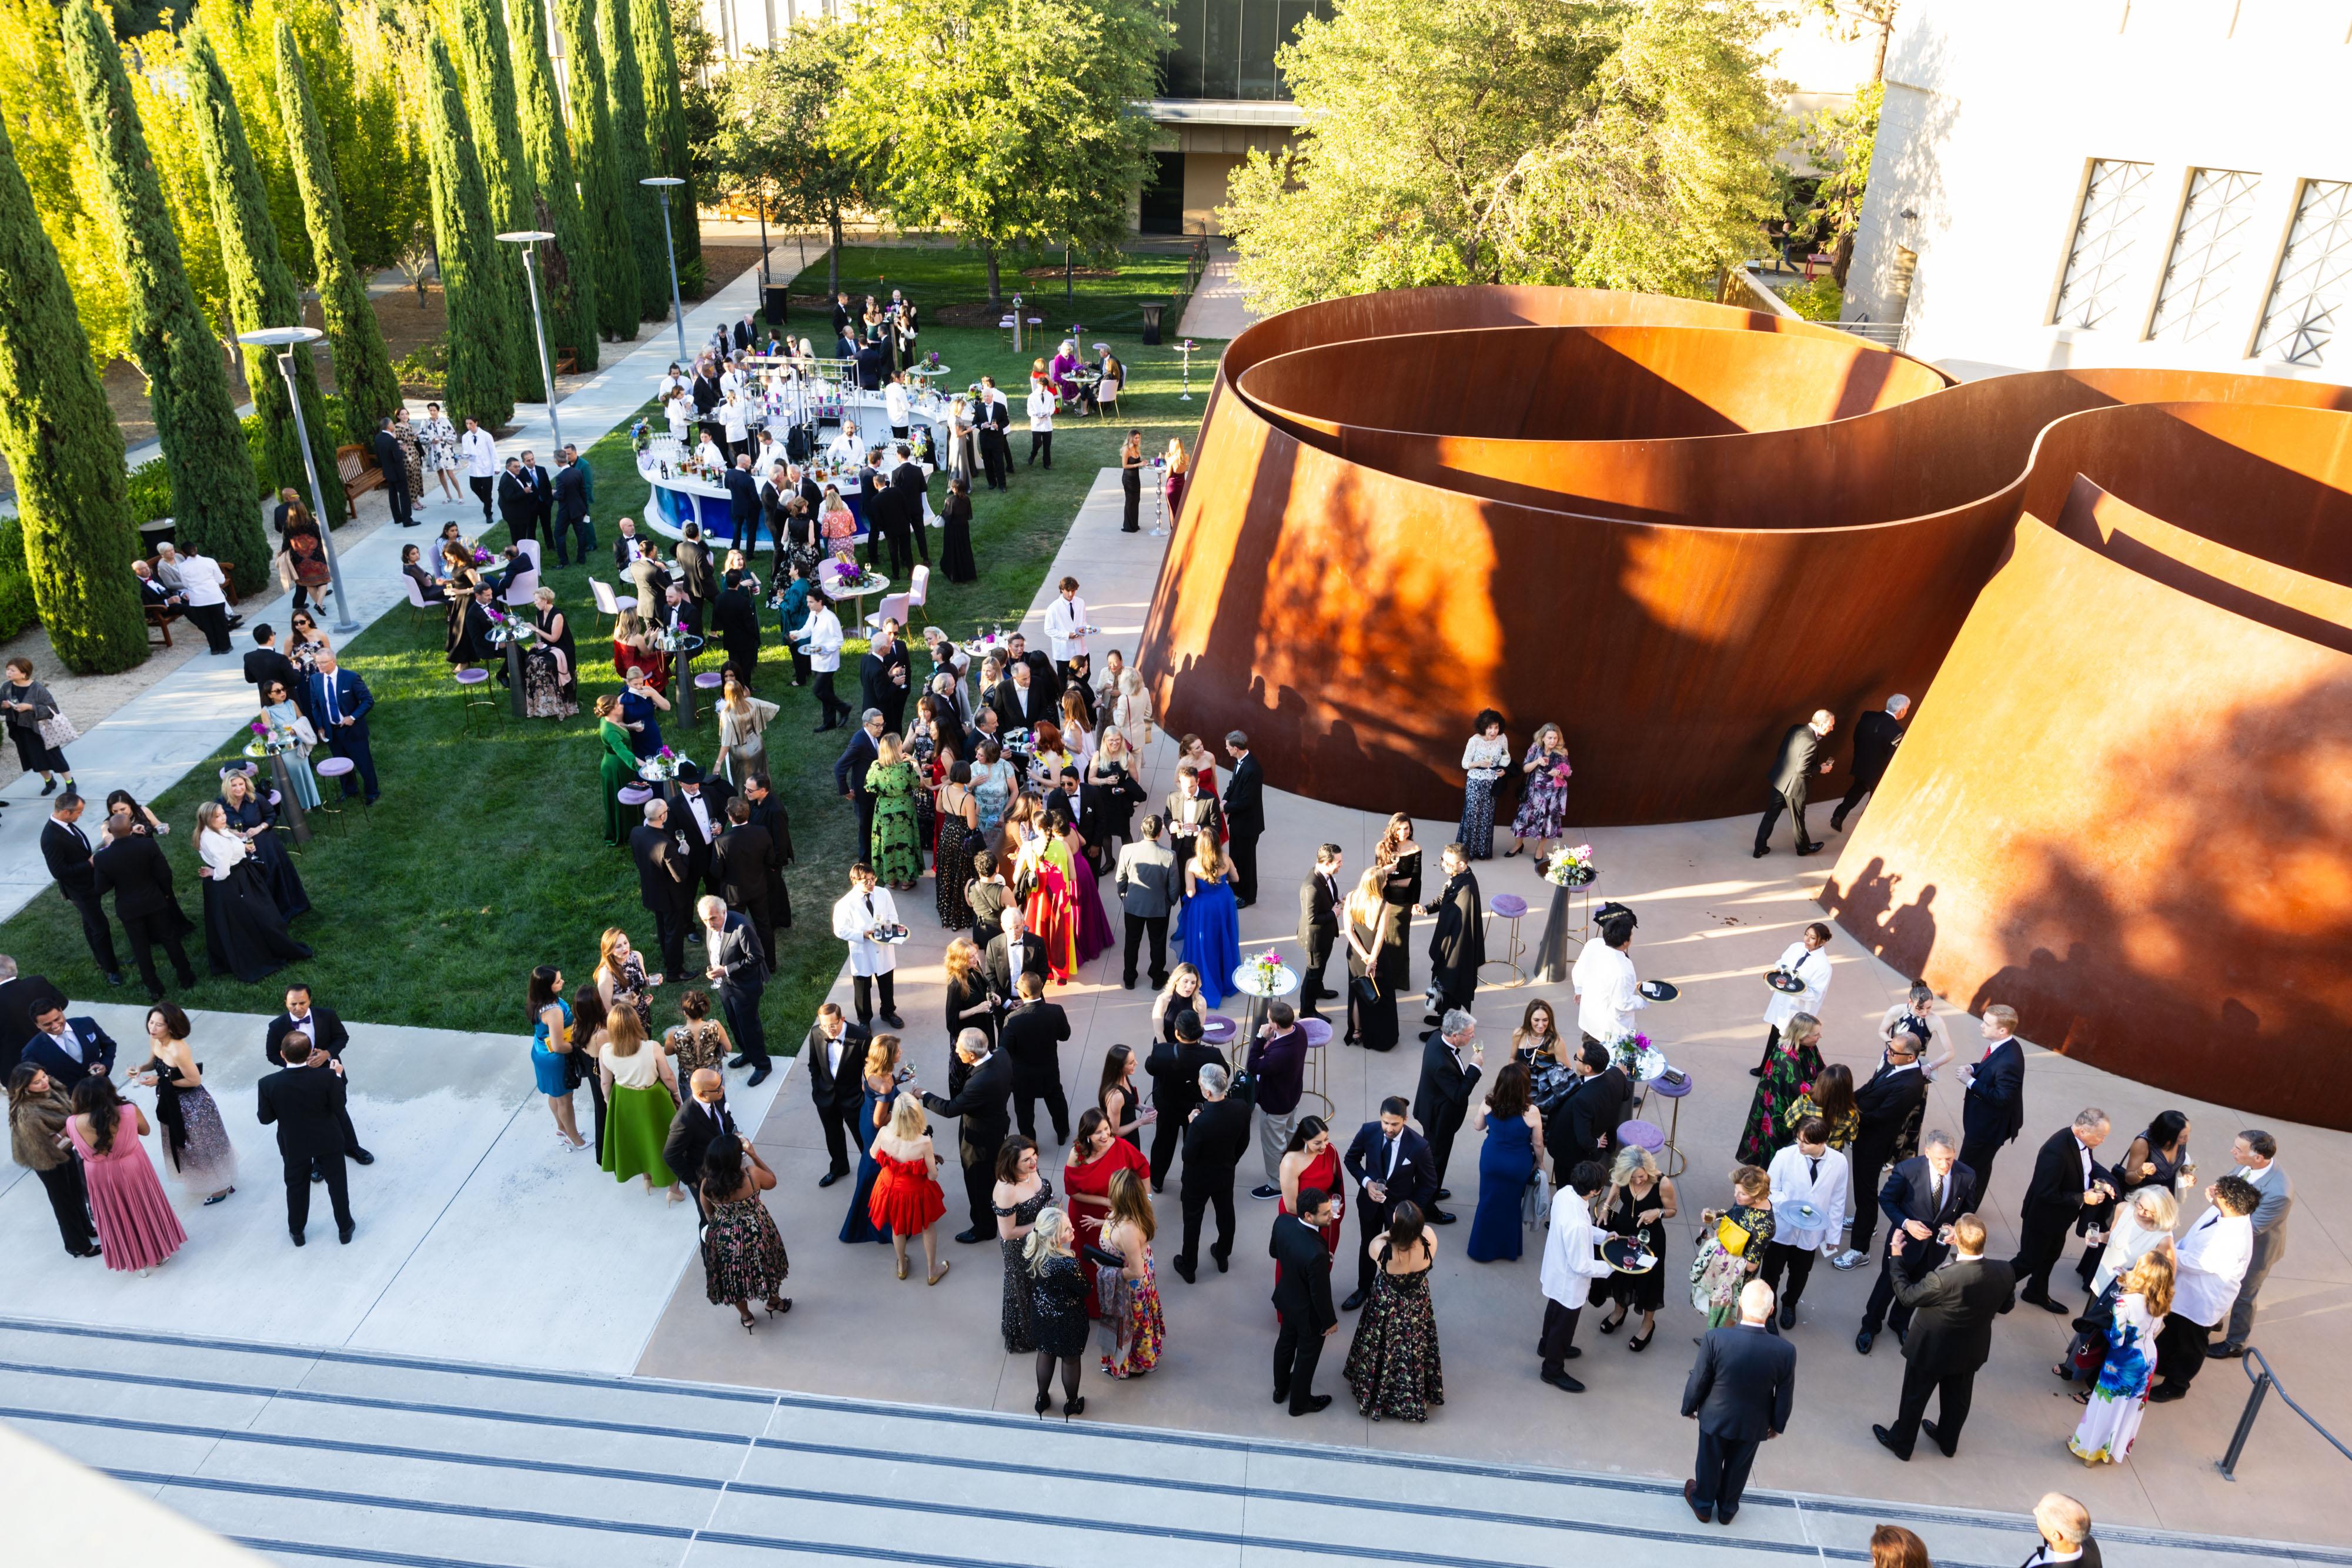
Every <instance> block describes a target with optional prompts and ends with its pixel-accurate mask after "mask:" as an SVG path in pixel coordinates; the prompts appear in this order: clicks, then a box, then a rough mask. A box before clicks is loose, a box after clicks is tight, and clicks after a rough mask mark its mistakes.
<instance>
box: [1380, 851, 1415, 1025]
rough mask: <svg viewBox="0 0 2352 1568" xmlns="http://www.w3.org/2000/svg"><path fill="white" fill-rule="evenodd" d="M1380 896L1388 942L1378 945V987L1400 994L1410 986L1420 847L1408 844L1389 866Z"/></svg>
mask: <svg viewBox="0 0 2352 1568" xmlns="http://www.w3.org/2000/svg"><path fill="white" fill-rule="evenodd" d="M1381 896H1382V897H1383V898H1386V899H1387V900H1388V904H1389V934H1388V939H1387V940H1386V941H1384V942H1382V943H1381V989H1383V990H1391V991H1402V990H1407V989H1410V988H1412V948H1411V947H1410V946H1407V944H1409V943H1410V942H1411V941H1412V908H1413V905H1414V904H1419V903H1420V902H1421V846H1420V845H1418V844H1412V843H1408V844H1406V845H1405V847H1404V852H1403V853H1402V854H1401V855H1399V856H1397V858H1396V863H1395V864H1393V865H1391V867H1389V876H1388V883H1387V885H1386V886H1385V887H1384V888H1382V889H1381Z"/></svg>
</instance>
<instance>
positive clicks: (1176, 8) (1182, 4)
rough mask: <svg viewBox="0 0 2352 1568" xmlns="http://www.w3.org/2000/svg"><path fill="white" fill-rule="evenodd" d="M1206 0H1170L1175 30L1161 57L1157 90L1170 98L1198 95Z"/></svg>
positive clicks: (1196, 96)
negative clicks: (1159, 86)
mask: <svg viewBox="0 0 2352 1568" xmlns="http://www.w3.org/2000/svg"><path fill="white" fill-rule="evenodd" d="M1205 3H1206V0H1169V4H1168V19H1169V20H1170V21H1171V22H1172V23H1174V24H1175V29H1176V30H1175V32H1174V33H1172V34H1171V36H1170V37H1169V40H1168V48H1167V50H1166V52H1165V53H1164V54H1163V55H1162V56H1161V57H1160V58H1161V62H1162V66H1161V70H1160V78H1161V83H1162V86H1161V88H1160V90H1161V91H1162V92H1164V93H1166V94H1167V95H1168V96H1169V97H1170V98H1198V97H1200V96H1201V10H1202V5H1204V4H1205Z"/></svg>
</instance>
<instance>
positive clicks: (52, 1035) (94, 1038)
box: [24, 995, 115, 1092]
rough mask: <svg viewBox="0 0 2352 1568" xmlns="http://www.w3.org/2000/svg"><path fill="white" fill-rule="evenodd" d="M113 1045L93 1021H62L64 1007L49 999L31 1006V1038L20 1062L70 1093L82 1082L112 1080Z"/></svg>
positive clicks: (54, 998)
mask: <svg viewBox="0 0 2352 1568" xmlns="http://www.w3.org/2000/svg"><path fill="white" fill-rule="evenodd" d="M114 1051H115V1044H114V1041H113V1040H112V1039H111V1038H110V1036H109V1035H108V1034H107V1032H106V1031H105V1030H102V1029H100V1028H99V1027H98V1020H97V1019H87V1018H81V1019H69V1018H68V1017H66V1006H65V1003H64V1002H62V1001H60V1000H58V998H56V996H54V995H51V996H47V997H44V998H41V999H40V1000H39V1001H37V1002H36V1003H35V1004H34V1011H33V1038H32V1039H30V1040H26V1042H25V1054H24V1060H25V1061H29V1062H31V1063H32V1064H33V1065H34V1066H36V1067H37V1068H39V1069H40V1070H41V1071H44V1072H46V1073H47V1074H48V1075H49V1078H50V1081H51V1082H54V1083H56V1084H57V1086H58V1088H60V1089H63V1090H66V1091H67V1092H71V1091H72V1089H73V1086H74V1085H75V1084H77V1083H79V1082H81V1081H82V1080H83V1079H85V1078H93V1077H95V1078H111V1077H112V1076H114Z"/></svg>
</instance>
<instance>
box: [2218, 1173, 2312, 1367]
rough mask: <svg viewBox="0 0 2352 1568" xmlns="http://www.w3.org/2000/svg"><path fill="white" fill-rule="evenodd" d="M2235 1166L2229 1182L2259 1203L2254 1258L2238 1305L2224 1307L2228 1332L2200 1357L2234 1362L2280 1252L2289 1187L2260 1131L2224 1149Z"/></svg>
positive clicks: (2251, 1328)
mask: <svg viewBox="0 0 2352 1568" xmlns="http://www.w3.org/2000/svg"><path fill="white" fill-rule="evenodd" d="M2230 1157H2231V1159H2233V1160H2235V1161H2237V1162H2238V1168H2237V1169H2236V1170H2234V1171H2232V1172H2231V1175H2232V1176H2240V1177H2242V1178H2243V1179H2244V1180H2245V1181H2246V1183H2247V1184H2248V1185H2249V1186H2252V1188H2253V1189H2254V1190H2255V1191H2256V1192H2258V1193H2260V1194H2262V1196H2263V1201H2262V1203H2261V1205H2260V1206H2259V1207H2256V1208H2255V1210H2254V1215H2253V1219H2254V1256H2253V1259H2252V1261H2251V1262H2249V1263H2248V1264H2247V1265H2246V1277H2245V1279H2244V1280H2242V1281H2240V1282H2239V1285H2238V1299H2237V1301H2234V1302H2233V1303H2231V1307H2230V1327H2229V1332H2228V1333H2224V1334H2223V1335H2222V1336H2221V1343H2220V1344H2217V1345H2215V1346H2213V1347H2212V1348H2211V1349H2210V1350H2209V1351H2207V1352H2206V1353H2205V1354H2208V1355H2219V1356H2224V1357H2227V1358H2229V1359H2231V1360H2235V1359H2236V1358H2238V1357H2239V1356H2242V1355H2243V1354H2246V1336H2247V1335H2248V1334H2251V1333H2253V1332H2254V1297H2255V1296H2256V1295H2258V1294H2259V1293H2260V1292H2261V1291H2262V1288H2263V1279H2264V1278H2265V1277H2266V1276H2267V1275H2268V1274H2269V1273H2270V1271H2271V1265H2272V1264H2273V1263H2275V1262H2277V1261H2278V1260H2279V1254H2280V1253H2282V1252H2284V1251H2285V1250H2286V1217H2287V1213H2288V1211H2289V1210H2291V1209H2293V1208H2294V1183H2293V1182H2291V1181H2289V1180H2287V1179H2286V1170H2285V1168H2284V1166H2281V1165H2280V1164H2279V1163H2278V1140H2277V1139H2276V1138H2274V1137H2273V1136H2271V1135H2270V1134H2268V1133H2265V1132H2264V1131H2263V1130H2262V1129H2261V1128H2260V1127H2249V1128H2247V1129H2246V1130H2245V1131H2244V1132H2242V1133H2241V1134H2238V1141H2237V1142H2236V1143H2235V1144H2232V1145H2231V1146H2230Z"/></svg>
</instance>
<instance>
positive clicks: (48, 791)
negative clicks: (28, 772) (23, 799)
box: [41, 779, 58, 795]
mask: <svg viewBox="0 0 2352 1568" xmlns="http://www.w3.org/2000/svg"><path fill="white" fill-rule="evenodd" d="M57 792H58V781H57V780H56V779H42V780H41V793H42V794H44V795H54V794H56V793H57Z"/></svg>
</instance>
